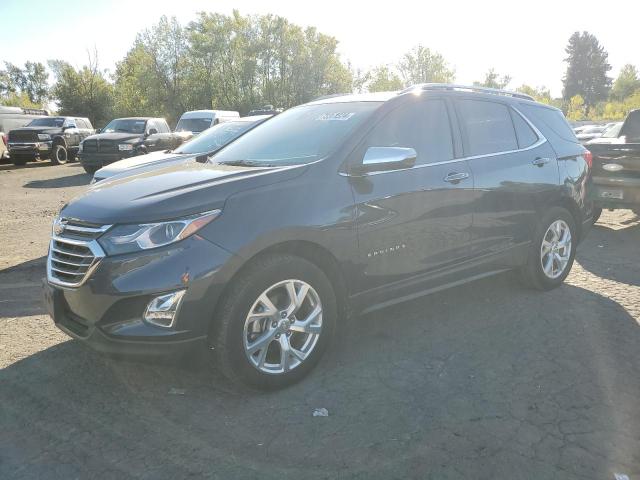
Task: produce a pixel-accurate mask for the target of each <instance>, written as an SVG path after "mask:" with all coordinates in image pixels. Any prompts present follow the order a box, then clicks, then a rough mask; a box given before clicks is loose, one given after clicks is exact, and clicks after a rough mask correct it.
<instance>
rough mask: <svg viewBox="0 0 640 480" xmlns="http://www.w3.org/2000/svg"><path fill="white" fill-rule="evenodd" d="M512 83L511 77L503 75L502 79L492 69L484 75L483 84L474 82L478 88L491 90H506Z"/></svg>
mask: <svg viewBox="0 0 640 480" xmlns="http://www.w3.org/2000/svg"><path fill="white" fill-rule="evenodd" d="M509 83H511V77H510V76H509V75H502V77H501V76H500V75H499V74H498V73H496V71H495V70H494V69H493V68H490V69H489V71H488V72H487V73H485V74H484V80H483V81H482V82H473V84H474V85H476V86H478V87H489V88H499V89H502V88H505V87H506V86H507V85H509Z"/></svg>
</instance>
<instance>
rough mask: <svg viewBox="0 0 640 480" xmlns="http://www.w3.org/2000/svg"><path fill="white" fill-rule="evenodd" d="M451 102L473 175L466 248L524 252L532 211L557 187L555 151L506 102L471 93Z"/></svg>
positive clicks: (534, 217) (488, 252)
mask: <svg viewBox="0 0 640 480" xmlns="http://www.w3.org/2000/svg"><path fill="white" fill-rule="evenodd" d="M455 103H456V111H457V114H458V119H459V122H460V127H461V130H462V132H463V145H464V150H465V155H466V157H467V159H468V162H469V166H470V168H471V171H472V172H473V176H474V181H475V197H476V198H475V210H474V215H473V227H472V242H471V253H472V255H473V256H476V257H477V256H482V255H491V254H498V253H507V252H509V251H511V250H512V249H514V248H516V247H520V251H521V252H524V249H525V247H526V244H527V243H528V242H529V241H530V240H531V238H532V236H533V232H534V229H535V227H536V224H537V221H538V213H537V212H538V211H541V210H542V205H543V204H544V203H545V202H547V201H548V200H549V199H550V198H551V197H552V196H553V195H555V194H557V192H558V190H559V188H558V185H559V171H558V163H557V159H556V155H555V153H554V151H553V149H552V148H551V146H550V145H549V143H548V142H547V141H546V140H545V139H544V137H543V136H542V134H541V133H540V132H539V131H538V130H537V129H536V128H535V127H534V126H533V125H532V124H530V123H529V122H528V121H527V120H526V119H525V118H524V117H523V116H522V115H521V114H520V113H519V112H518V111H517V110H515V109H514V108H513V107H512V106H510V105H509V104H507V103H502V102H499V101H491V100H484V99H482V100H480V99H471V98H469V99H466V98H464V99H456V101H455ZM503 260H504V259H498V261H499V262H502V261H503ZM507 261H508V262H510V261H511V258H510V257H507ZM507 266H508V265H507Z"/></svg>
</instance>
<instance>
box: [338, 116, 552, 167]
mask: <svg viewBox="0 0 640 480" xmlns="http://www.w3.org/2000/svg"><path fill="white" fill-rule="evenodd" d="M506 106H507V108H511V109H513V110H514V111H515V112H516V114H518V115H520V116H521V117H522V118H523V119H524V121H525V122H526V123H527V125H529V126H530V127H531V129H532V130H533V132H534V133H535V134H536V135H537V136H538V141H537V142H535V143H533V144H532V145H529V146H528V147H524V148H518V149H516V150H505V151H502V152H493V153H483V154H481V155H470V156H468V157H459V158H454V159H451V160H444V161H442V162H433V163H423V164H421V165H414V166H413V167H410V168H399V169H397V170H388V171H384V172H369V173H363V174H362V175H352V174H350V173H349V172H338V174H339V175H341V176H343V177H355V178H361V177H369V176H372V175H382V174H387V173H395V172H404V171H407V170H416V169H418V168H424V167H435V166H438V165H448V164H451V163H458V162H465V161H467V160H477V159H479V158H488V157H497V156H499V155H509V154H512V153H519V152H526V151H528V150H533V149H534V148H538V147H539V146H541V145H544V144H545V143H547V141H548V140H547V139H546V137H545V136H544V135H543V134H542V132H541V131H540V130H538V128H537V127H536V126H535V125H534V124H533V123H532V122H531V121H530V120H529V119H528V118H527V116H526V115H524V114H523V113H522V112H521V111H520V110H519V109H517V108H516V107H514V106H513V105H506ZM514 134H515V131H514ZM516 141H517V140H516Z"/></svg>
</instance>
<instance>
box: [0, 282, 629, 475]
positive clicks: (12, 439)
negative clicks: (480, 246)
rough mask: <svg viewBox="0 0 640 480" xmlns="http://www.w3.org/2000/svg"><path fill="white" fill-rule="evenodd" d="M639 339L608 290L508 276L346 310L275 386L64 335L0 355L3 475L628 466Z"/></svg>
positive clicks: (546, 470)
mask: <svg viewBox="0 0 640 480" xmlns="http://www.w3.org/2000/svg"><path fill="white" fill-rule="evenodd" d="M568 306H571V308H569V307H568ZM638 344H640V326H639V325H638V323H637V322H636V320H634V319H633V318H632V317H630V316H629V314H628V313H627V312H626V311H625V310H624V309H623V308H621V307H620V306H619V305H617V304H616V303H615V302H612V301H611V300H609V299H606V298H604V297H601V296H599V295H596V294H594V293H592V292H590V291H587V290H584V289H582V288H577V287H573V286H570V285H564V286H562V287H561V288H559V289H557V290H554V291H552V292H546V293H540V292H530V291H527V290H524V289H521V288H518V287H514V286H512V279H511V277H510V276H506V275H503V276H500V277H496V278H494V279H489V280H485V281H481V282H476V283H473V284H469V285H466V286H463V287H458V288H455V289H452V290H449V291H447V292H441V293H438V294H434V295H432V296H430V297H426V298H423V299H420V300H416V301H412V302H410V303H405V304H402V305H399V306H396V307H393V308H387V309H385V310H382V311H379V312H376V313H373V314H369V315H366V316H362V317H357V318H355V319H353V320H351V321H350V322H349V323H348V324H346V325H344V326H342V328H341V329H340V330H339V332H338V334H337V336H336V339H335V342H334V343H333V345H332V347H331V349H330V350H329V351H328V352H327V355H326V357H325V359H324V360H323V361H322V362H321V363H320V365H319V366H318V368H317V369H316V370H315V371H314V372H313V373H312V374H311V375H310V377H309V378H307V379H306V380H304V381H302V382H301V383H299V384H297V385H295V386H293V387H291V388H288V389H285V390H283V391H279V392H272V393H255V392H247V391H245V390H242V389H239V388H236V387H234V386H232V385H230V384H229V383H228V382H227V381H226V380H224V379H223V378H221V377H220V376H219V375H217V374H213V373H211V372H210V370H209V369H208V368H206V366H205V364H204V362H203V360H202V359H200V358H198V357H196V356H192V357H190V358H189V359H188V360H183V361H182V362H180V363H179V364H178V365H173V364H171V363H167V362H162V363H153V362H144V363H140V362H130V361H114V360H112V359H108V358H105V357H103V356H100V355H98V354H96V353H94V352H92V351H90V350H88V349H87V348H85V347H84V346H83V345H80V344H79V343H78V342H76V341H68V342H65V343H62V344H59V345H56V346H54V347H51V348H49V349H47V350H45V351H42V352H40V353H38V354H35V355H32V356H31V357H28V358H26V359H24V360H21V361H18V362H16V363H14V364H12V365H10V366H9V367H7V368H5V369H4V370H2V371H0V405H2V408H0V423H1V424H2V431H3V434H2V435H1V436H0V458H1V459H2V461H1V462H0V478H14V479H16V478H44V477H46V478H75V477H79V478H88V477H91V476H95V474H96V472H99V476H100V478H118V479H123V478H149V479H151V478H153V479H163V478H171V479H173V478H186V477H187V476H193V477H212V476H215V477H216V478H255V477H260V478H264V479H268V478H293V477H295V478H300V477H301V476H302V477H303V478H337V477H341V478H345V477H357V478H367V479H370V478H385V479H386V478H535V479H546V478H563V479H574V478H575V479H577V478H613V472H622V473H626V474H628V475H630V476H631V477H632V478H634V477H633V475H634V474H635V475H637V474H638V473H640V456H639V452H638V449H637V445H638V441H639V440H640V425H639V424H638V422H637V419H638V418H640V405H639V404H638V402H637V398H638V397H639V396H640V389H639V388H638V382H637V381H630V379H635V378H637V372H638V370H639V369H640V361H639V358H640V357H639V356H638V354H637V345H638ZM631 353H633V354H631ZM321 407H323V408H326V409H327V410H328V412H329V416H328V417H314V416H313V415H312V412H313V411H314V409H316V408H321Z"/></svg>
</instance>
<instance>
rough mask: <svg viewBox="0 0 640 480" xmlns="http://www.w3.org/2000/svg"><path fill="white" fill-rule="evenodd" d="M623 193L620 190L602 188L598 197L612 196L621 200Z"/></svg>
mask: <svg viewBox="0 0 640 480" xmlns="http://www.w3.org/2000/svg"><path fill="white" fill-rule="evenodd" d="M623 197H624V194H623V193H622V190H602V191H601V192H600V198H612V199H615V200H622V199H623Z"/></svg>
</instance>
